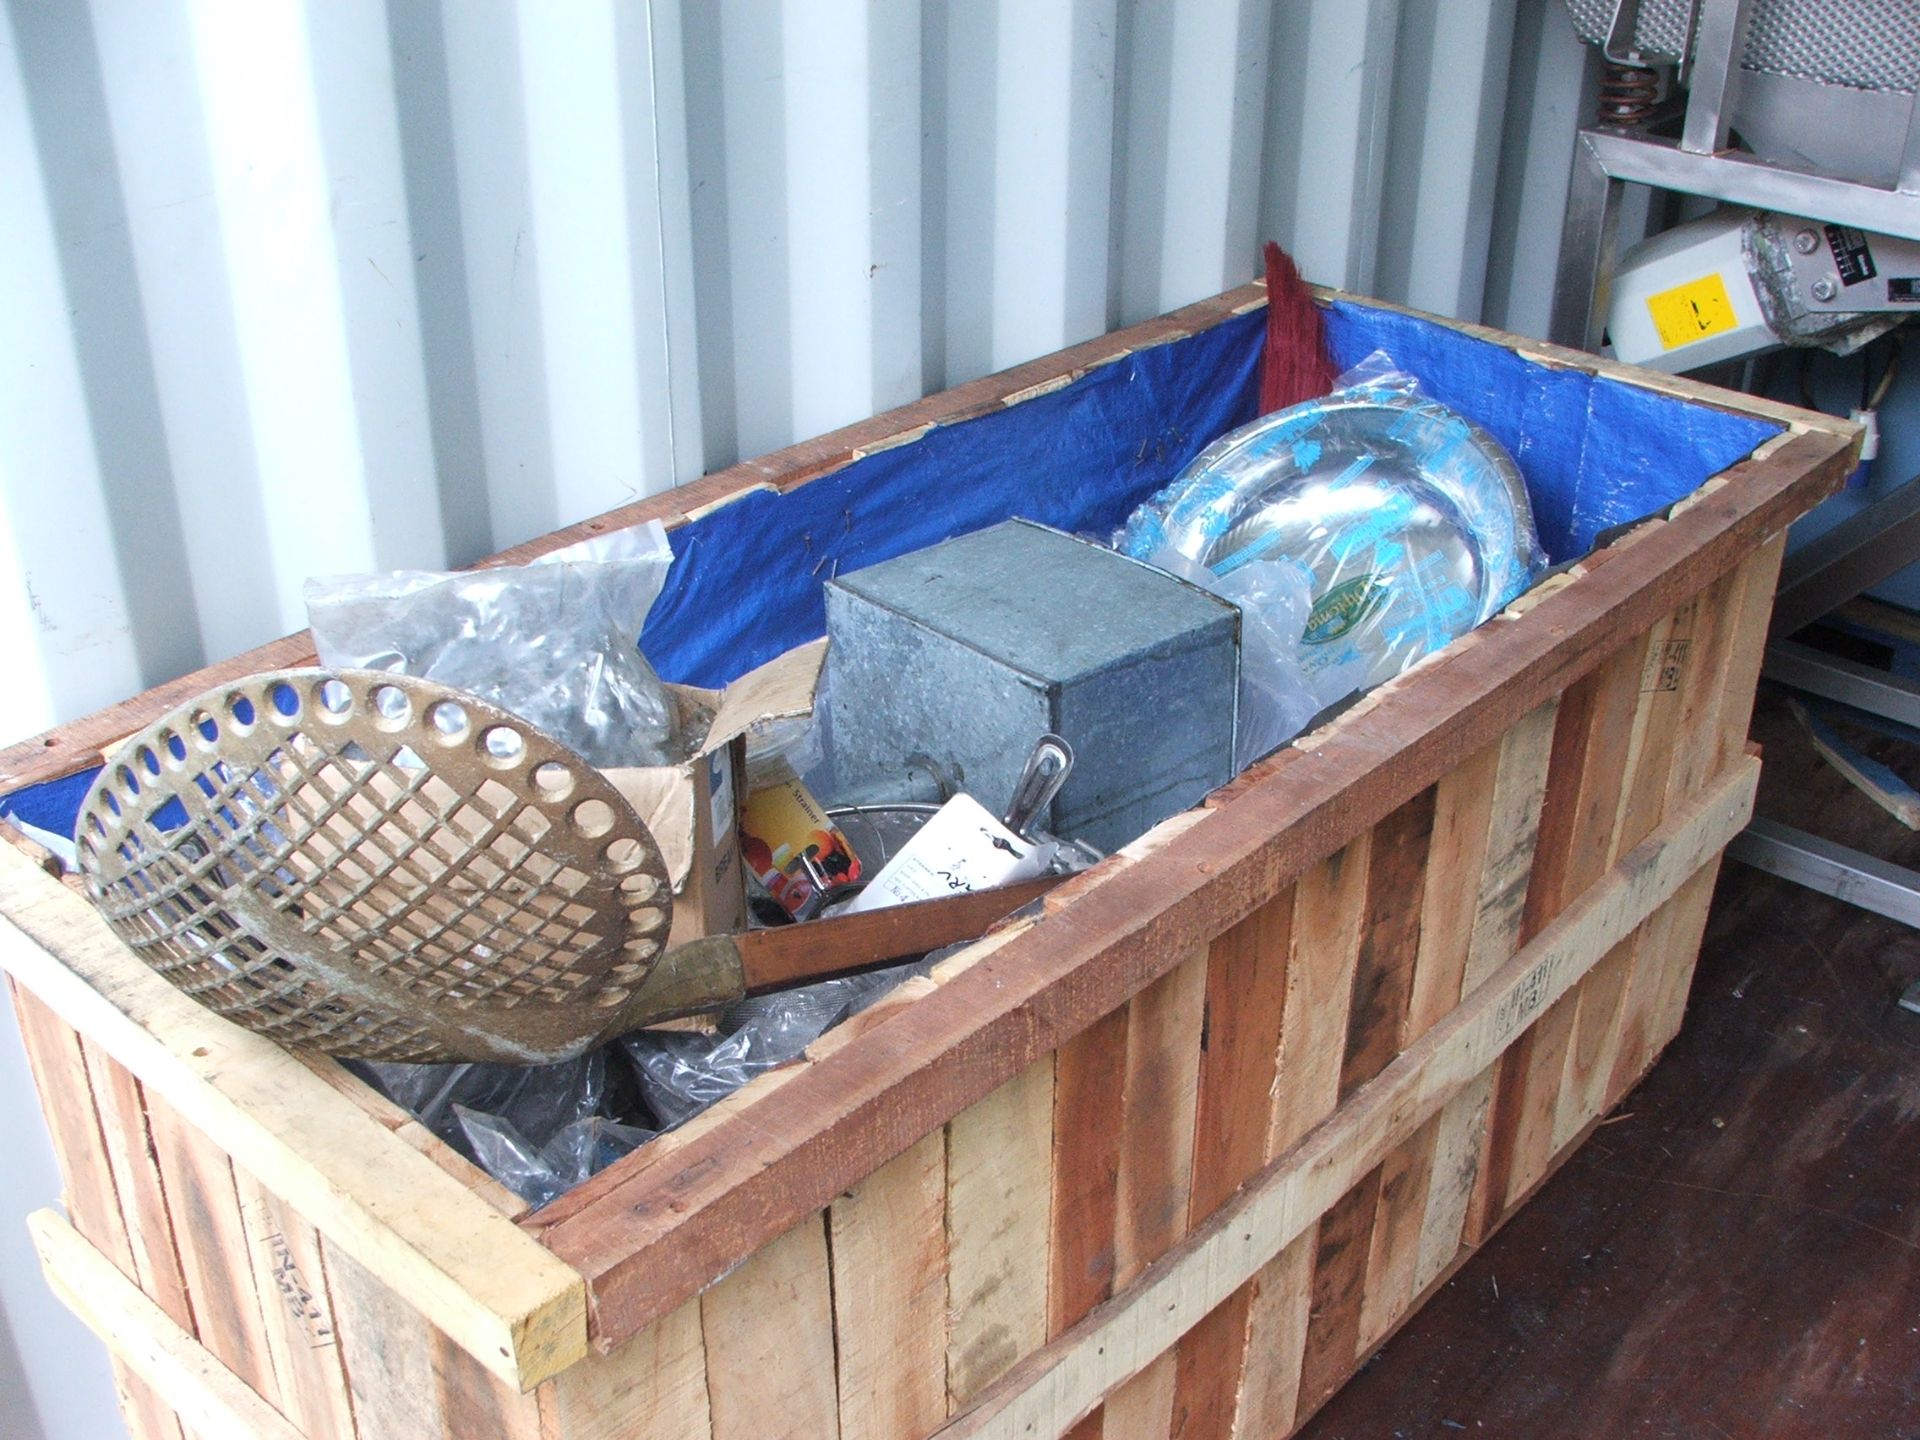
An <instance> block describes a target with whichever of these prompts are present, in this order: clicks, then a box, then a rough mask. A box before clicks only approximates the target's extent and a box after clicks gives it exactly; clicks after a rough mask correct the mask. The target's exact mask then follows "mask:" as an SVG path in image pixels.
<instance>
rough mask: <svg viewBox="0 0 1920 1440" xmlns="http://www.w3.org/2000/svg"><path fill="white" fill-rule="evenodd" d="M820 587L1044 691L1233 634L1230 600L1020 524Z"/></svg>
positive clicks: (1235, 614) (1236, 620) (1235, 620)
mask: <svg viewBox="0 0 1920 1440" xmlns="http://www.w3.org/2000/svg"><path fill="white" fill-rule="evenodd" d="M830 584H831V585H832V586H834V587H836V588H838V589H841V590H844V591H846V592H847V593H849V594H852V595H856V596H858V597H860V598H861V599H863V600H865V601H867V602H868V603H870V604H874V605H879V606H883V607H884V608H886V609H888V610H891V611H893V612H894V613H895V614H897V615H899V616H901V617H902V618H904V619H907V620H911V621H913V622H915V623H916V624H920V625H924V626H926V627H927V628H928V629H930V630H934V631H937V632H938V633H940V634H942V635H945V636H947V637H948V638H950V639H952V640H955V641H957V642H958V643H960V644H962V645H965V646H967V647H969V648H970V649H973V650H977V651H979V652H980V653H981V654H983V655H986V656H989V657H991V658H992V659H995V660H998V661H999V662H1000V663H1002V664H1003V665H1006V666H1007V667H1008V668H1010V669H1014V670H1018V671H1020V672H1021V673H1023V674H1025V675H1029V676H1031V677H1032V678H1033V679H1034V680H1036V681H1038V682H1040V684H1041V685H1043V686H1044V685H1048V684H1061V683H1067V682H1071V681H1074V680H1079V679H1083V678H1085V677H1087V676H1090V675H1095V674H1098V673H1100V672H1101V671H1103V670H1106V669H1109V668H1111V667H1112V666H1114V665H1118V664H1120V663H1122V662H1125V661H1129V660H1132V659H1135V658H1137V657H1138V656H1139V654H1140V653H1141V651H1143V650H1149V649H1153V648H1155V647H1159V646H1163V645H1165V644H1167V643H1168V637H1169V635H1172V636H1174V637H1176V638H1178V637H1182V636H1188V635H1190V636H1191V637H1192V638H1193V639H1194V640H1195V641H1196V642H1203V641H1208V640H1211V639H1213V638H1214V637H1215V636H1217V635H1218V634H1219V632H1220V631H1221V630H1222V629H1224V630H1226V631H1228V633H1230V634H1233V635H1235V636H1237V635H1238V633H1239V625H1240V616H1239V611H1238V609H1237V608H1236V607H1235V606H1234V605H1233V604H1232V603H1231V602H1229V601H1226V600H1223V599H1221V598H1220V597H1219V596H1217V595H1213V594H1209V593H1208V592H1207V591H1205V590H1202V589H1200V588H1199V587H1198V586H1197V585H1190V584H1188V583H1187V582H1186V581H1184V580H1181V579H1179V578H1177V577H1175V576H1172V575H1169V574H1167V573H1166V572H1165V571H1164V570H1156V569H1154V568H1153V567H1152V566H1150V565H1145V564H1142V563H1141V562H1140V561H1138V560H1133V559H1130V558H1128V557H1127V556H1124V555H1120V554H1118V553H1116V552H1114V551H1112V550H1108V549H1107V548H1105V547H1104V546H1101V545H1095V544H1092V543H1090V542H1088V541H1085V540H1080V539H1077V538H1075V537H1074V536H1072V535H1067V534H1064V533H1062V532H1061V531H1058V530H1054V529H1050V528H1049V527H1047V526H1045V525H1038V524H1035V523H1034V522H1033V521H1031V520H1007V521H1003V522H1002V523H1001V524H998V525H994V526H990V527H989V528H987V529H985V530H976V531H974V532H973V533H971V534H968V535H958V536H955V537H954V538H953V539H951V540H945V541H942V542H941V543H940V544H938V545H935V546H932V547H930V548H928V549H925V550H916V551H914V552H913V553H912V554H909V555H902V556H899V557H898V558H896V559H893V560H886V561H882V562H881V563H880V564H878V565H874V566H872V567H870V568H868V569H865V570H859V571H855V572H854V573H853V574H850V575H842V576H840V577H838V578H837V579H835V580H833V581H831V582H830ZM1063 620H1064V621H1066V622H1067V623H1062V622H1063Z"/></svg>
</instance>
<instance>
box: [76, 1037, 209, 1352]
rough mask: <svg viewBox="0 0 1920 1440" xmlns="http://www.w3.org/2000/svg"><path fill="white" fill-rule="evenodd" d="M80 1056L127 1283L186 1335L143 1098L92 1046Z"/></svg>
mask: <svg viewBox="0 0 1920 1440" xmlns="http://www.w3.org/2000/svg"><path fill="white" fill-rule="evenodd" d="M80 1050H81V1054H82V1055H83V1057H84V1058H85V1060H86V1067H87V1079H88V1084H89V1085H90V1087H91V1088H92V1091H93V1096H94V1104H95V1110H96V1113H97V1114H98V1116H99V1120H100V1128H101V1132H102V1136H103V1138H104V1141H105V1147H106V1156H107V1160H108V1163H109V1168H110V1169H111V1170H112V1172H113V1180H114V1191H115V1194H116V1195H117V1196H118V1198H119V1202H120V1215H121V1219H122V1221H123V1223H124V1225H125V1228H126V1232H127V1246H128V1250H129V1253H130V1256H131V1259H132V1261H133V1272H132V1273H133V1278H134V1280H135V1281H136V1282H137V1283H138V1284H139V1286H140V1288H141V1290H143V1291H144V1292H145V1293H146V1295H147V1297H148V1298H149V1299H151V1300H152V1301H153V1302H154V1303H155V1304H157V1305H158V1306H159V1307H160V1308H161V1309H162V1310H164V1311H166V1312H167V1314H168V1315H169V1316H170V1317H171V1318H172V1319H173V1322H174V1323H175V1324H176V1325H178V1326H180V1327H181V1328H182V1329H183V1330H186V1331H188V1332H189V1333H191V1332H192V1330H193V1311H192V1308H191V1307H190V1306H189V1305H188V1303H187V1286H186V1281H185V1280H184V1279H183V1278H182V1277H181V1274H180V1256H179V1253H178V1252H177V1250H176V1249H175V1247H174V1239H173V1221H172V1217H171V1216H170V1215H169V1214H168V1211H167V1196H166V1189H165V1186H164V1184H163V1183H162V1181H161V1178H160V1166H159V1162H158V1161H157V1160H156V1158H155V1154H154V1144H153V1135H152V1132H151V1130H150V1129H149V1127H148V1125H147V1107H146V1097H145V1095H143V1094H142V1093H141V1090H140V1082H139V1081H138V1080H135V1079H134V1078H133V1076H132V1075H130V1074H129V1073H128V1072H127V1071H126V1069H125V1068H123V1067H122V1066H119V1065H116V1064H114V1062H113V1061H112V1060H111V1059H109V1058H108V1057H107V1056H106V1055H105V1054H104V1053H103V1052H102V1051H101V1050H100V1049H99V1047H98V1046H95V1045H93V1044H91V1043H89V1042H88V1041H86V1040H85V1039H82V1040H81V1042H80Z"/></svg>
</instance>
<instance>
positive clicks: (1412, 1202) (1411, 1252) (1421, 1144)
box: [1354, 1115, 1440, 1356]
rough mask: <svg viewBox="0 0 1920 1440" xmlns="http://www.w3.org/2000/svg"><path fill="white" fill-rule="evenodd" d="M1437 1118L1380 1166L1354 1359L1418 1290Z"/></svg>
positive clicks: (1437, 1142) (1436, 1143) (1437, 1134)
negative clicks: (1376, 1200) (1376, 1201)
mask: <svg viewBox="0 0 1920 1440" xmlns="http://www.w3.org/2000/svg"><path fill="white" fill-rule="evenodd" d="M1439 1145H1440V1117H1439V1116H1438V1115H1436V1116H1434V1117H1433V1118H1432V1119H1431V1120H1429V1121H1427V1123H1426V1124H1425V1125H1422V1126H1421V1127H1420V1128H1419V1129H1418V1130H1416V1131H1414V1132H1413V1137H1412V1138H1411V1139H1409V1140H1408V1141H1407V1143H1406V1144H1405V1145H1402V1146H1401V1147H1400V1148H1399V1149H1398V1150H1396V1151H1394V1152H1393V1154H1391V1155H1389V1156H1388V1157H1387V1158H1386V1161H1385V1162H1384V1163H1383V1164H1382V1165H1381V1167H1380V1184H1379V1204H1378V1206H1377V1207H1376V1209H1375V1211H1374V1216H1373V1227H1372V1230H1371V1231H1370V1234H1369V1241H1368V1243H1369V1246H1370V1248H1369V1251H1368V1254H1367V1261H1366V1283H1365V1285H1364V1287H1363V1289H1362V1293H1361V1299H1360V1319H1359V1325H1358V1327H1357V1329H1356V1330H1355V1332H1354V1336H1355V1344H1354V1350H1355V1355H1356V1356H1364V1355H1365V1354H1366V1353H1367V1352H1368V1351H1369V1350H1371V1349H1372V1348H1373V1346H1374V1345H1375V1344H1377V1343H1378V1342H1379V1340H1380V1337H1381V1336H1383V1335H1385V1334H1386V1333H1387V1330H1388V1329H1389V1328H1390V1327H1391V1326H1392V1325H1393V1323H1394V1322H1395V1321H1396V1320H1398V1319H1399V1318H1400V1316H1401V1315H1402V1314H1404V1313H1405V1312H1406V1310H1407V1308H1408V1307H1409V1306H1410V1305H1412V1303H1413V1297H1414V1296H1415V1295H1416V1294H1418V1293H1419V1290H1420V1286H1419V1283H1418V1280H1419V1269H1420V1241H1421V1236H1422V1235H1423V1234H1424V1233H1425V1226H1426V1218H1427V1211H1428V1208H1429V1204H1430V1202H1431V1199H1432V1188H1433V1169H1434V1158H1435V1155H1436V1153H1437V1152H1438V1150H1439Z"/></svg>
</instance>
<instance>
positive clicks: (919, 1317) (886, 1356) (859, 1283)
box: [827, 1130, 947, 1440]
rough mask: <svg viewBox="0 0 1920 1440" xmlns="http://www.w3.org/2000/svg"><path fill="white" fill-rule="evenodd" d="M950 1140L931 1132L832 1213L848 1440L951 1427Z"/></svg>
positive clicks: (903, 1437)
mask: <svg viewBox="0 0 1920 1440" xmlns="http://www.w3.org/2000/svg"><path fill="white" fill-rule="evenodd" d="M946 1138H947V1137H946V1135H945V1133H944V1132H943V1131H939V1130H936V1131H934V1133H933V1134H931V1135H929V1136H927V1138H926V1139H924V1140H922V1141H921V1142H920V1143H919V1144H918V1145H916V1146H914V1147H913V1148H912V1149H911V1150H909V1151H907V1152H906V1153H905V1154H903V1155H898V1156H896V1157H895V1158H894V1159H892V1160H890V1161H888V1162H887V1163H886V1164H885V1165H882V1166H881V1167H880V1168H879V1169H878V1170H876V1171H874V1172H873V1174H872V1175H870V1176H868V1177H867V1178H866V1179H865V1180H863V1181H861V1182H860V1183H859V1184H858V1185H856V1186H855V1187H854V1188H853V1189H852V1190H851V1191H849V1192H848V1193H847V1194H845V1195H843V1196H842V1197H841V1198H840V1199H838V1200H836V1201H834V1202H833V1204H832V1205H831V1206H829V1207H828V1210H827V1226H828V1236H829V1239H830V1242H831V1253H832V1256H833V1333H834V1353H835V1356H836V1358H837V1360H838V1371H839V1395H840V1434H841V1435H842V1436H843V1437H845V1440H918V1437H919V1436H922V1435H931V1434H932V1433H933V1432H934V1431H935V1430H936V1429H938V1428H939V1426H940V1425H941V1423H942V1422H943V1421H945V1419H946V1418H947V1375H946V1370H947V1366H946V1360H947V1234H946V1218H947V1215H946V1201H947V1154H946Z"/></svg>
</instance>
